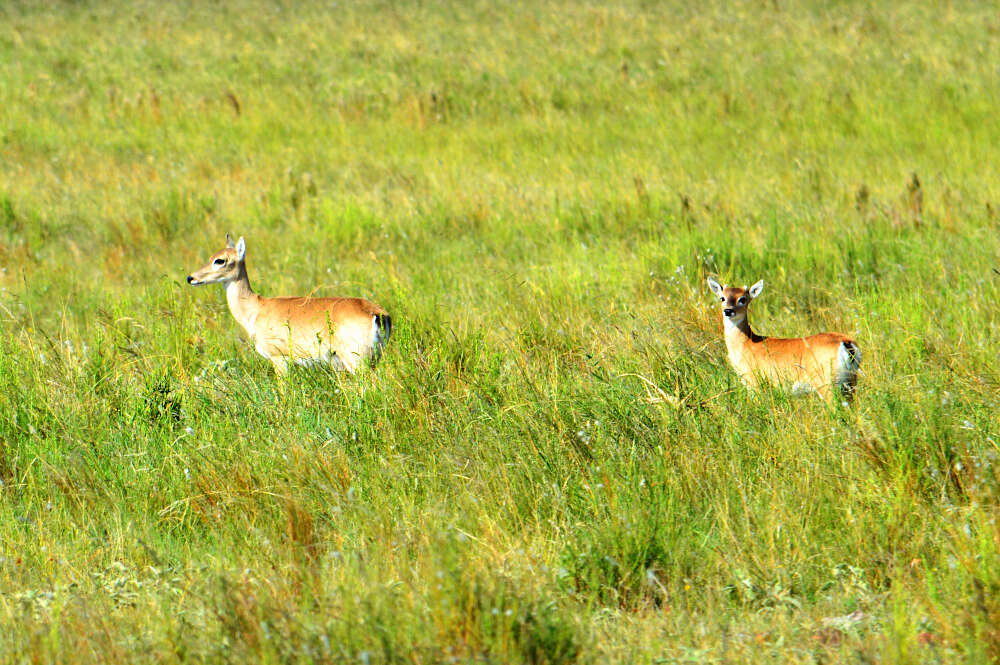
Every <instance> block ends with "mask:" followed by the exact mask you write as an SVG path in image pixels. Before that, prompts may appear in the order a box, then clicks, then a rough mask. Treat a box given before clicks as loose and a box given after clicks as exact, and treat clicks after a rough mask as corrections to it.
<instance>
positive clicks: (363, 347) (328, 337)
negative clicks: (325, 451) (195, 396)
mask: <svg viewBox="0 0 1000 665" xmlns="http://www.w3.org/2000/svg"><path fill="white" fill-rule="evenodd" d="M226 240H227V246H226V248H225V249H223V250H222V251H220V252H217V253H216V254H213V255H212V256H211V257H210V258H209V260H208V263H207V264H206V265H205V266H204V267H202V268H201V269H199V270H197V271H195V272H193V273H191V275H189V276H188V283H189V284H192V285H194V286H199V285H201V284H212V283H222V284H225V286H226V300H227V302H228V303H229V311H230V312H232V314H233V317H234V318H235V319H236V321H237V322H238V323H239V324H240V325H241V326H243V329H244V330H246V331H247V334H248V335H249V336H250V340H251V341H252V342H253V344H254V348H255V349H256V350H257V353H259V354H260V355H262V356H264V357H265V358H267V359H268V360H270V361H271V363H272V364H273V365H274V370H275V372H277V373H278V374H285V373H286V372H287V371H288V362H289V361H292V362H296V363H299V364H306V365H308V364H313V363H323V364H329V365H331V366H333V367H334V368H336V369H344V370H346V371H348V372H351V373H353V372H355V371H356V370H357V368H358V367H359V366H360V365H361V363H362V362H365V361H369V362H372V363H374V362H375V361H377V360H378V358H379V356H380V354H381V351H382V347H383V346H384V344H385V342H386V341H387V340H388V338H389V330H390V328H391V324H390V319H389V314H388V312H386V311H385V310H384V309H383V308H382V307H380V306H379V305H376V304H375V303H373V302H371V301H369V300H365V299H363V298H295V297H284V298H265V297H262V296H259V295H257V294H256V293H254V292H253V289H251V288H250V280H249V278H248V277H247V271H246V263H245V260H244V258H245V257H244V256H243V253H244V252H245V244H244V242H243V239H242V238H240V242H239V245H238V246H237V245H233V242H232V240H230V239H229V237H228V236H227V237H226Z"/></svg>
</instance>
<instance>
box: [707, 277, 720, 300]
mask: <svg viewBox="0 0 1000 665" xmlns="http://www.w3.org/2000/svg"><path fill="white" fill-rule="evenodd" d="M708 288H710V289H712V293H714V294H715V295H717V296H719V297H720V298H721V297H722V286H720V285H719V283H718V282H717V281H715V280H714V279H713V278H711V277H709V278H708Z"/></svg>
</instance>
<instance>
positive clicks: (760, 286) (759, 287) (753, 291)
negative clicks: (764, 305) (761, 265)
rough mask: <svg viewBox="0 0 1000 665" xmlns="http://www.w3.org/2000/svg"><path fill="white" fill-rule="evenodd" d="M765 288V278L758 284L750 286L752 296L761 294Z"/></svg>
mask: <svg viewBox="0 0 1000 665" xmlns="http://www.w3.org/2000/svg"><path fill="white" fill-rule="evenodd" d="M763 290H764V280H760V281H759V282H757V283H756V284H754V285H753V286H751V287H750V291H749V293H750V297H751V298H756V297H757V296H759V295H760V292H761V291H763Z"/></svg>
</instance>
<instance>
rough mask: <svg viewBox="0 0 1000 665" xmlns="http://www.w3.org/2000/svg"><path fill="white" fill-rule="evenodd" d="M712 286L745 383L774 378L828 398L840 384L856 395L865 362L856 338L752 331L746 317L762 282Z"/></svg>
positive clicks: (848, 394)
mask: <svg viewBox="0 0 1000 665" xmlns="http://www.w3.org/2000/svg"><path fill="white" fill-rule="evenodd" d="M709 286H711V287H712V291H713V292H714V293H715V294H716V296H718V297H719V299H720V304H721V306H722V310H723V327H724V329H725V340H726V348H727V349H728V351H729V361H730V362H731V363H732V365H733V367H734V368H735V369H736V373H737V374H739V376H740V379H741V380H742V381H743V383H744V384H746V385H747V386H749V387H751V388H754V387H756V386H758V385H761V384H762V383H771V384H775V385H781V386H785V387H791V388H794V389H795V390H802V389H805V390H809V391H816V392H817V393H819V394H820V395H822V396H824V397H829V396H830V395H831V394H832V390H831V389H832V388H833V386H835V385H836V386H837V387H838V388H840V389H841V391H842V392H843V394H844V396H845V397H847V398H848V399H850V398H851V397H852V395H853V392H854V386H855V385H856V383H857V366H858V362H859V361H860V352H859V351H858V347H857V344H856V343H855V342H854V340H853V339H851V338H850V337H848V336H847V335H842V334H840V333H819V334H817V335H812V336H810V337H797V338H793V339H782V338H778V337H763V336H761V335H758V334H757V333H755V332H753V330H752V329H751V328H750V321H749V319H748V317H747V308H748V307H749V305H750V302H751V301H752V300H753V295H751V291H753V290H754V289H756V292H755V293H754V295H759V291H760V289H762V288H763V282H758V283H757V284H755V285H754V286H753V287H752V288H751V289H747V288H746V287H744V288H739V287H725V286H719V284H718V283H717V282H715V281H714V280H709ZM727 311H728V312H729V316H726V312H727ZM842 345H843V351H842Z"/></svg>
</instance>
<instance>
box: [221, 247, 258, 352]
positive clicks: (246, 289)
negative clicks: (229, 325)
mask: <svg viewBox="0 0 1000 665" xmlns="http://www.w3.org/2000/svg"><path fill="white" fill-rule="evenodd" d="M259 301H260V296H258V295H257V294H256V293H254V292H253V289H252V288H250V278H249V277H247V268H246V265H244V264H240V271H239V274H238V275H237V276H236V279H232V280H230V281H228V282H226V302H228V303H229V311H230V312H232V314H233V318H234V319H236V321H237V323H239V324H240V325H241V326H243V327H244V328H245V329H246V331H247V333H249V334H250V336H251V337H252V336H253V329H254V320H255V319H256V318H257V309H258V307H259V305H260V302H259Z"/></svg>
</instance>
